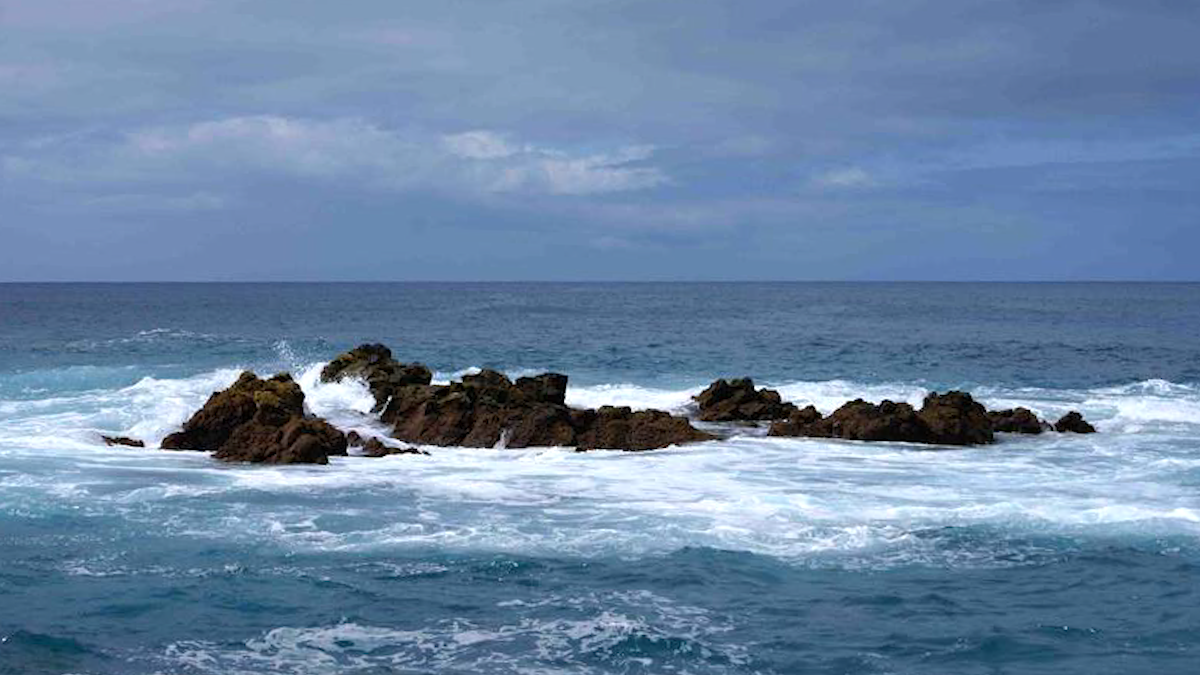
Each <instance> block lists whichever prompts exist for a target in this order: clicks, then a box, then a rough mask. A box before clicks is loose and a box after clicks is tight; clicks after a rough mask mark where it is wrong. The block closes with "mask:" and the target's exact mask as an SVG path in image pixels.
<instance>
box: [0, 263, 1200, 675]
mask: <svg viewBox="0 0 1200 675" xmlns="http://www.w3.org/2000/svg"><path fill="white" fill-rule="evenodd" d="M365 341H378V342H383V343H386V344H388V345H390V346H391V347H392V349H393V351H394V352H395V354H396V356H397V358H399V359H401V360H405V361H421V362H424V363H426V364H428V365H429V366H430V367H431V368H432V369H433V370H434V371H435V379H437V380H441V381H448V380H451V379H454V378H457V377H460V376H461V375H462V374H464V373H467V372H471V371H472V369H477V368H484V367H487V368H496V369H499V370H502V371H504V372H507V373H509V374H510V375H512V376H518V375H523V374H530V373H536V372H541V371H546V370H553V371H558V372H563V373H566V374H568V375H569V376H570V377H571V381H570V386H569V389H568V392H567V398H568V403H570V404H572V405H578V406H598V405H603V404H610V403H611V404H620V405H629V406H633V407H635V408H645V407H654V408H660V409H666V410H671V411H674V412H679V413H684V412H686V411H687V410H688V407H689V404H690V397H691V396H692V395H694V394H696V393H697V392H699V391H700V390H701V389H702V388H703V387H704V386H705V385H706V384H707V383H708V382H710V381H711V380H713V379H714V378H717V377H731V376H752V377H754V378H755V381H756V382H757V383H758V384H761V385H768V386H771V387H774V388H777V389H778V390H779V391H780V392H781V393H782V394H783V396H784V397H785V398H786V399H788V400H790V401H794V402H796V403H797V404H800V405H805V404H809V403H812V404H814V405H816V406H817V407H818V408H819V409H821V410H822V411H823V412H829V411H831V410H833V409H834V408H836V407H837V406H838V405H840V404H841V403H843V402H845V401H846V400H848V399H852V398H856V397H862V398H865V399H868V400H872V401H879V400H882V399H885V398H888V399H892V400H904V401H909V402H912V403H919V401H920V399H921V398H922V396H923V395H924V394H925V393H926V392H928V391H930V390H938V391H942V390H946V389H948V388H959V389H964V390H966V391H969V392H971V393H972V394H973V395H974V396H976V397H977V398H978V399H980V400H981V401H982V402H983V403H985V404H986V405H988V406H989V407H1009V406H1014V405H1023V406H1026V407H1029V408H1031V409H1032V410H1034V411H1035V412H1037V413H1038V414H1039V415H1041V416H1043V417H1046V418H1050V419H1054V418H1056V417H1057V416H1059V415H1061V414H1063V413H1064V412H1066V411H1068V410H1079V411H1081V412H1082V413H1083V414H1084V416H1085V417H1086V418H1087V419H1088V420H1090V421H1091V422H1093V423H1094V424H1095V425H1096V426H1097V427H1098V428H1099V430H1100V431H1099V433H1097V434H1094V435H1086V436H1083V435H1073V434H1056V433H1049V434H1044V435H1041V436H1011V435H1000V437H999V441H998V442H997V443H996V444H995V445H993V446H988V447H982V448H969V449H950V448H940V447H929V446H918V445H909V444H898V443H856V442H843V441H833V440H816V439H779V438H767V437H765V436H764V435H763V433H762V430H761V429H754V428H746V429H744V430H741V431H737V432H736V433H734V435H733V436H732V437H730V438H728V439H726V440H720V441H713V442H708V443H701V444H696V445H689V446H685V447H678V448H672V449H666V450H662V451H656V452H648V453H621V452H604V451H599V452H590V453H575V452H572V451H571V450H570V449H564V448H530V449H523V450H493V449H468V448H435V447H428V448H426V449H427V450H429V452H430V455H429V456H410V455H404V456H392V457H386V458H382V459H370V458H362V457H345V458H333V459H332V460H331V463H330V464H329V465H328V466H270V467H265V466H247V465H229V464H221V463H217V462H215V461H213V460H212V459H211V458H209V457H208V456H207V455H205V454H202V453H193V452H164V451H160V450H156V449H154V447H155V446H156V444H157V442H158V441H159V440H160V439H161V438H162V437H163V436H164V435H166V434H167V433H170V432H171V431H173V430H175V429H177V428H178V427H179V425H180V424H181V423H182V422H183V420H185V419H186V418H187V417H188V415H190V414H191V412H193V411H194V410H195V409H196V408H197V407H199V406H200V405H201V404H202V403H203V402H204V400H205V399H206V398H207V396H208V395H209V394H210V393H212V392H213V391H215V390H218V389H220V388H222V387H225V386H227V385H228V384H230V383H231V382H232V381H233V380H234V379H235V378H236V377H237V374H238V373H239V372H240V371H241V370H242V369H252V370H255V371H256V372H259V373H263V374H269V373H274V372H277V371H283V370H286V371H289V372H291V373H293V374H294V375H295V376H296V377H297V379H298V380H299V382H300V383H301V385H302V387H303V388H304V390H305V393H306V395H307V405H308V407H309V408H310V409H311V410H312V412H314V413H317V414H320V415H322V416H325V417H326V418H327V419H329V420H331V421H332V422H334V423H335V424H338V425H339V426H341V427H343V428H345V429H360V430H363V431H373V432H375V433H380V432H382V431H384V429H383V427H382V426H381V425H380V424H379V423H378V421H377V420H375V419H374V417H373V416H372V415H370V413H369V410H370V407H371V403H372V401H371V398H370V396H369V394H368V393H367V391H366V389H365V387H364V386H363V385H362V384H361V383H358V382H343V383H339V384H322V383H320V382H319V379H318V377H317V374H318V372H319V370H320V367H321V365H322V364H323V363H324V362H326V361H328V360H329V359H330V358H332V357H333V356H334V355H336V354H337V353H338V352H340V351H343V350H345V349H348V348H350V347H353V346H355V345H356V344H358V343H361V342H365ZM101 434H109V435H113V434H119V435H129V436H134V437H137V438H141V439H144V440H146V441H147V443H148V448H147V449H136V448H127V447H106V446H105V445H104V444H103V443H102V442H101V440H100V435H101ZM1196 672H1200V286H1198V285H1187V284H1182V285H1160V284H1144V285H1142V284H978V285H977V284H498V285H497V284H247V285H242V284H228V285H223V284H196V285H192V284H182V285H171V284H167V285H153V284H133V285H103V284H95V285H14V284H8V285H0V673H5V674H9V673H12V674H16V673H21V674H25V673H96V674H108V673H114V674H115V673H179V674H200V673H254V674H258V673H304V674H308V673H361V674H367V673H371V674H376V673H531V674H532V673H538V674H542V673H646V674H651V673H696V674H702V673H846V674H853V673H946V674H971V673H981V674H982V673H988V674H993V673H1014V674H1017V673H1020V674H1026V673H1053V674H1054V675H1066V674H1071V673H1080V674H1089V675H1090V674H1095V673H1196Z"/></svg>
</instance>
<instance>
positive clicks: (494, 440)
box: [381, 370, 712, 450]
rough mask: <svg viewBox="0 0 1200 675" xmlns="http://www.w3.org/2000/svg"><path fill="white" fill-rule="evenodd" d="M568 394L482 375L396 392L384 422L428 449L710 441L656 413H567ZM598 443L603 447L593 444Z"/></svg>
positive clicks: (543, 384)
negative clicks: (450, 446) (425, 445)
mask: <svg viewBox="0 0 1200 675" xmlns="http://www.w3.org/2000/svg"><path fill="white" fill-rule="evenodd" d="M566 388H567V378H566V376H565V375H558V374H555V373H547V374H545V375H539V376H537V377H528V378H520V379H518V380H517V382H516V383H513V382H511V381H510V380H509V379H508V378H507V377H505V376H504V375H503V374H502V373H498V372H496V371H494V370H484V371H481V372H480V373H478V374H475V375H467V376H465V377H463V378H462V381H461V382H454V383H451V384H449V385H409V386H405V387H400V388H398V389H396V390H395V392H394V393H393V395H392V398H391V401H390V402H389V403H388V405H387V407H386V408H385V409H384V411H383V414H382V416H381V417H382V419H383V420H384V421H385V422H387V423H388V424H391V425H393V426H394V430H393V432H392V436H393V437H394V438H397V439H400V440H402V441H408V442H410V443H424V444H429V445H461V446H467V447H484V448H490V447H507V448H525V447H530V446H581V447H582V446H586V447H610V448H613V449H624V450H645V449H649V448H652V447H666V446H667V445H672V444H675V443H686V442H689V441H695V440H707V439H709V438H712V436H710V435H708V434H705V433H703V432H700V431H697V430H696V429H695V428H694V427H692V426H691V423H689V422H688V421H687V420H686V419H684V418H681V417H673V416H671V415H669V414H667V413H662V412H658V411H647V412H646V414H640V413H632V412H630V414H629V415H627V416H622V415H619V414H615V413H609V414H606V415H597V413H596V412H594V411H579V410H572V409H571V408H568V407H567V406H566V405H564V404H563V401H564V400H565V394H566ZM614 410H615V409H614ZM597 425H599V426H597ZM622 425H624V426H622ZM621 429H625V431H621ZM601 439H603V442H604V443H606V445H603V446H600V445H595V443H598V442H599V441H600V440H601ZM607 444H611V445H607Z"/></svg>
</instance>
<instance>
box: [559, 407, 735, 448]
mask: <svg viewBox="0 0 1200 675" xmlns="http://www.w3.org/2000/svg"><path fill="white" fill-rule="evenodd" d="M572 413H573V414H572V420H573V422H574V425H575V428H576V429H577V432H578V433H577V440H576V442H575V445H576V447H577V448H578V449H580V450H593V449H597V448H607V449H618V450H654V449H656V448H665V447H667V446H668V445H678V444H680V443H695V442H697V441H709V440H712V439H713V438H715V436H713V435H712V434H708V433H705V432H703V431H700V430H698V429H696V428H695V427H693V426H692V425H691V423H690V422H688V421H687V420H686V419H684V418H682V417H675V416H674V415H671V414H669V413H665V412H663V411H661V410H637V411H634V410H632V409H631V408H629V407H625V406H622V407H616V406H610V405H606V406H602V407H601V408H600V409H598V410H595V411H592V410H576V411H572Z"/></svg>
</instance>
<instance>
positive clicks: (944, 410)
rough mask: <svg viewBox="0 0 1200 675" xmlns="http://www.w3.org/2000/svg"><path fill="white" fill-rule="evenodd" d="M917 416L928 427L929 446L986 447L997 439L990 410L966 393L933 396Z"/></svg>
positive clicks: (956, 392) (926, 398)
mask: <svg viewBox="0 0 1200 675" xmlns="http://www.w3.org/2000/svg"><path fill="white" fill-rule="evenodd" d="M917 415H918V416H919V417H920V418H921V420H922V421H923V422H925V425H926V426H927V427H928V428H929V434H930V436H929V440H928V441H925V442H928V443H937V444H939V445H986V444H988V443H992V442H994V441H995V440H996V439H995V436H994V434H993V433H992V420H991V419H990V418H989V417H988V414H987V409H985V408H984V407H983V406H982V405H980V404H979V403H978V402H976V401H975V399H973V398H971V395H970V394H968V393H966V392H962V391H948V392H946V393H945V394H938V393H930V394H929V395H928V396H926V397H925V401H924V403H923V404H922V405H921V410H920V411H919V412H918V413H917Z"/></svg>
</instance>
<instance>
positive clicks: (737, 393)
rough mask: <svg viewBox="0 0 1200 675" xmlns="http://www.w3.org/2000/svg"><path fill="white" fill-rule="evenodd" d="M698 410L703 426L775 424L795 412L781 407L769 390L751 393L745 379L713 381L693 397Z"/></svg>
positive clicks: (784, 405) (776, 394) (751, 383)
mask: <svg viewBox="0 0 1200 675" xmlns="http://www.w3.org/2000/svg"><path fill="white" fill-rule="evenodd" d="M693 398H694V399H695V401H696V403H697V404H698V405H699V407H700V414H699V419H701V420H703V421H705V422H735V421H743V420H778V419H783V418H786V417H787V416H788V415H790V414H792V412H794V411H795V410H796V406H794V405H792V404H791V403H784V402H783V399H782V398H781V397H780V396H779V392H777V391H775V390H773V389H765V388H764V389H755V388H754V381H753V380H751V379H750V378H748V377H744V378H741V379H736V380H717V381H715V382H713V383H712V384H710V385H709V386H708V388H707V389H705V390H704V391H702V392H700V394H698V395H697V396H695V397H693Z"/></svg>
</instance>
